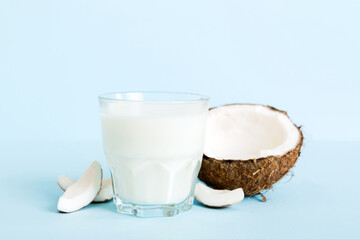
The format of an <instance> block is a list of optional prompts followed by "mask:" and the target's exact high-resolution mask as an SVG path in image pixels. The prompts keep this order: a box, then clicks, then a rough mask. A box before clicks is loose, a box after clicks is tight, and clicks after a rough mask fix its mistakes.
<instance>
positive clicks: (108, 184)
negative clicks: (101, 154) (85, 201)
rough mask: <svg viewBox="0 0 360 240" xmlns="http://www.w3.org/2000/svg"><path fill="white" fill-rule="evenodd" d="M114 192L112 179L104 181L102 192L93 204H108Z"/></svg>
mask: <svg viewBox="0 0 360 240" xmlns="http://www.w3.org/2000/svg"><path fill="white" fill-rule="evenodd" d="M113 196H114V192H113V187H112V180H111V178H107V179H105V180H103V181H102V184H101V189H100V192H99V193H98V194H97V195H96V197H95V199H94V200H93V202H99V203H100V202H106V201H109V200H111V199H112V198H113Z"/></svg>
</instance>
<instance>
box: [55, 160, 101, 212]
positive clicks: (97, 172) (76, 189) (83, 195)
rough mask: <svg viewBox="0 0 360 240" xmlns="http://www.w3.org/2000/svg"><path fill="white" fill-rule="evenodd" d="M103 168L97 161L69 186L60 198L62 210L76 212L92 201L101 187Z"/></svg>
mask: <svg viewBox="0 0 360 240" xmlns="http://www.w3.org/2000/svg"><path fill="white" fill-rule="evenodd" d="M101 179H102V170H101V166H100V163H99V162H97V161H95V162H93V163H92V164H91V165H90V167H89V168H88V169H87V170H86V171H85V173H84V174H83V175H82V176H81V177H80V179H79V180H78V181H76V182H75V183H74V184H72V185H71V186H69V187H68V188H67V189H66V191H65V193H64V194H63V195H62V196H61V197H60V198H59V202H58V206H57V208H58V210H59V211H60V212H74V211H77V210H79V209H81V208H83V207H85V206H87V205H88V204H89V203H91V202H92V201H93V200H94V199H95V197H96V195H97V194H98V192H99V191H100V187H101Z"/></svg>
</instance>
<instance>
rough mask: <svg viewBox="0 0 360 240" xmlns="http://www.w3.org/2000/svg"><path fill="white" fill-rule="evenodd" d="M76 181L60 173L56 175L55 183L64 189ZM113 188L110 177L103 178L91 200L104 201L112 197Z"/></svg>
mask: <svg viewBox="0 0 360 240" xmlns="http://www.w3.org/2000/svg"><path fill="white" fill-rule="evenodd" d="M75 182H76V181H75V180H73V179H71V178H70V177H68V176H67V175H61V176H59V177H58V180H57V184H58V185H59V187H60V188H61V189H62V190H63V191H66V189H67V188H68V187H70V186H71V185H72V184H74V183H75ZM113 195H114V194H113V189H112V181H111V178H107V179H104V180H103V181H102V183H101V189H100V191H99V193H98V194H97V195H96V198H95V199H94V200H93V202H106V201H109V200H111V199H112V198H113Z"/></svg>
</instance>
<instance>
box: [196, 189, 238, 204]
mask: <svg viewBox="0 0 360 240" xmlns="http://www.w3.org/2000/svg"><path fill="white" fill-rule="evenodd" d="M195 198H196V200H197V201H198V202H200V203H202V204H204V205H206V206H208V207H216V208H219V207H227V206H231V205H234V204H236V203H238V202H241V201H242V200H243V199H244V191H243V190H242V188H238V189H234V190H216V189H212V188H209V187H208V186H206V185H205V184H203V183H197V184H196V186H195Z"/></svg>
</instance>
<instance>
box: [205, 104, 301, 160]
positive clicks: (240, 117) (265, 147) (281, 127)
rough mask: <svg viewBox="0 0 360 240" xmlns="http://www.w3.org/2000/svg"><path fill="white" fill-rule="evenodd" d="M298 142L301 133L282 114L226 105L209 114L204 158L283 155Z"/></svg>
mask: <svg viewBox="0 0 360 240" xmlns="http://www.w3.org/2000/svg"><path fill="white" fill-rule="evenodd" d="M299 139H300V133H299V130H298V129H297V127H296V126H295V125H294V124H293V123H292V122H291V121H290V119H289V118H288V116H287V115H286V114H284V113H282V112H279V111H276V110H273V109H271V108H269V107H267V106H263V105H250V104H249V105H243V104H234V105H225V106H221V107H217V108H214V109H212V110H211V111H209V115H208V120H207V127H206V138H205V146H204V154H205V155H206V156H207V157H210V158H215V159H219V160H222V159H227V160H230V159H231V160H249V159H257V158H263V157H268V156H276V155H283V154H285V153H286V152H288V151H289V150H291V149H293V148H295V147H296V145H297V143H298V141H299Z"/></svg>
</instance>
